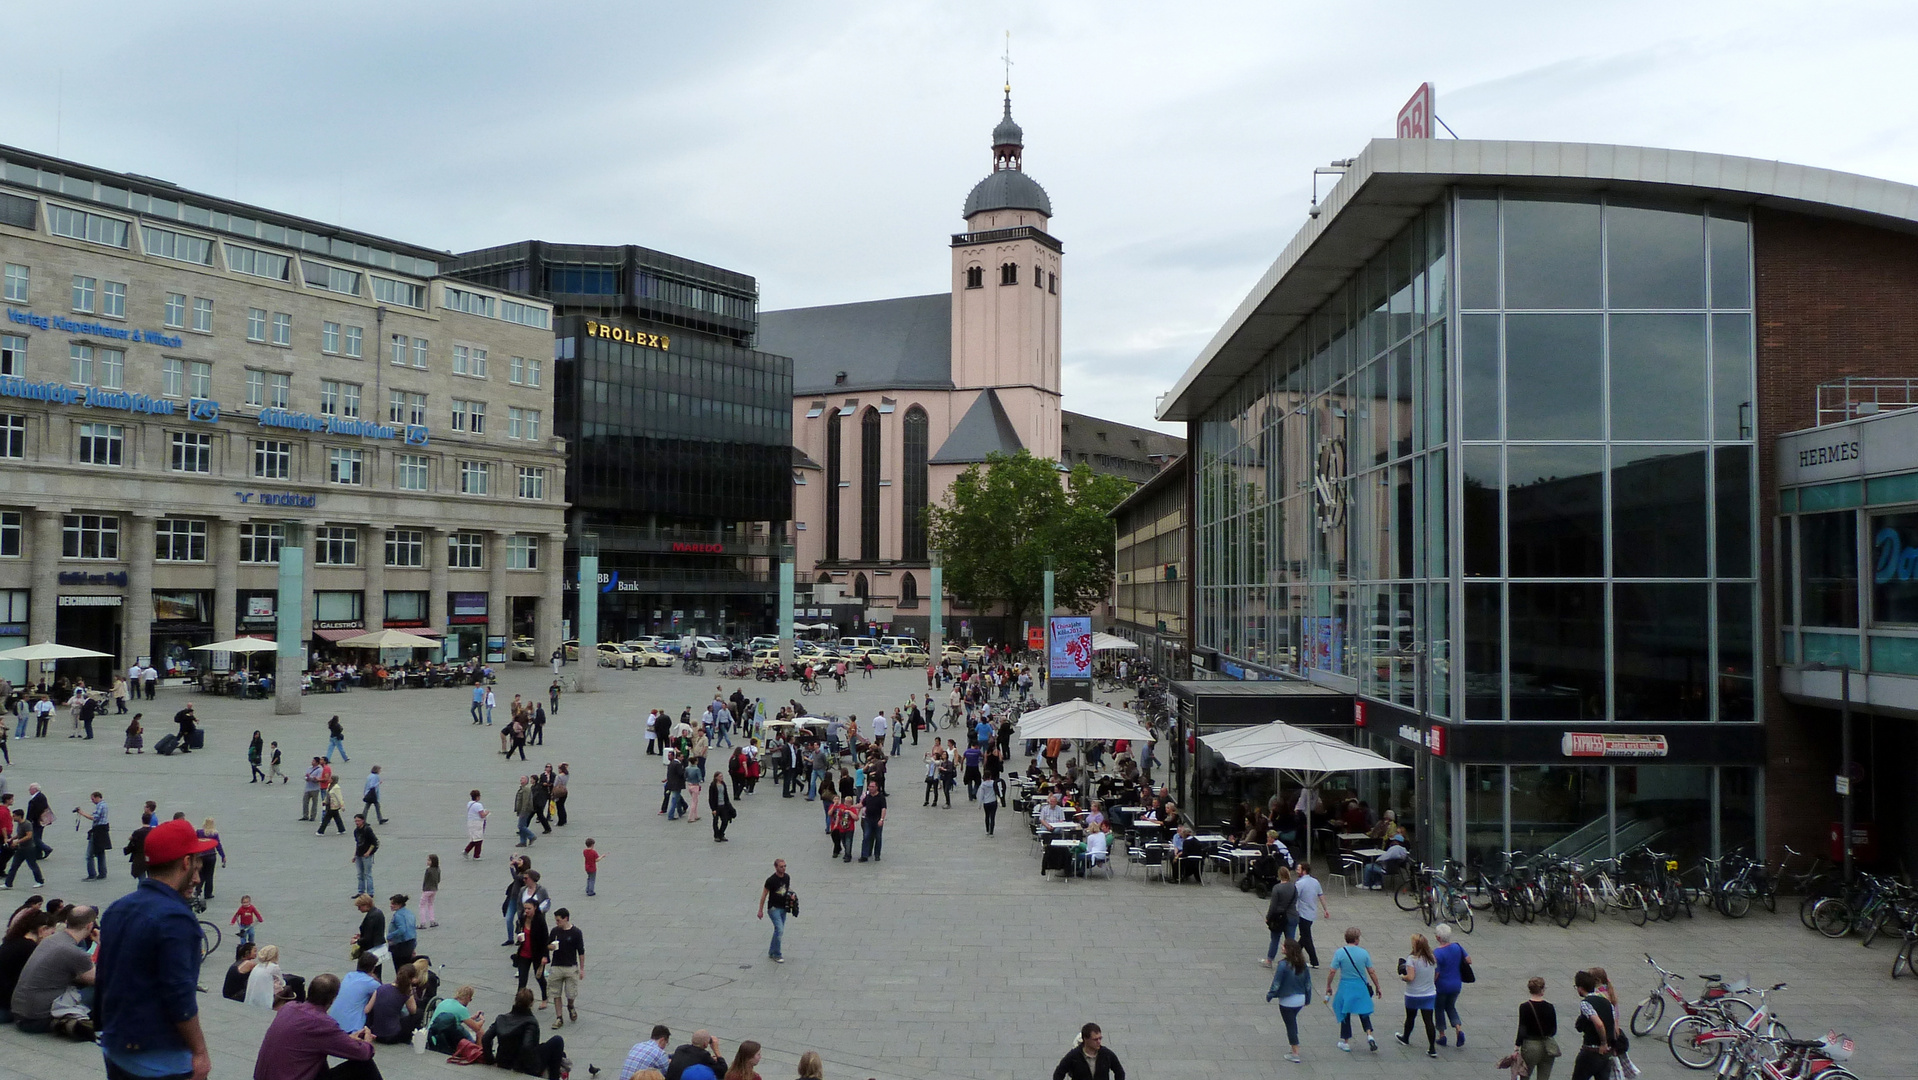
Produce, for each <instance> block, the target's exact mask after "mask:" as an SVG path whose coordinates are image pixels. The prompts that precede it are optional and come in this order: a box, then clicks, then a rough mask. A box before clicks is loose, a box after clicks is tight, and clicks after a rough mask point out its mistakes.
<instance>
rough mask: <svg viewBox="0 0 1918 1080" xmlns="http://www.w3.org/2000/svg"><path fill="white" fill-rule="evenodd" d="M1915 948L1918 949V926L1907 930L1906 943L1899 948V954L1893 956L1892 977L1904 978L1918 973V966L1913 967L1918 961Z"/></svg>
mask: <svg viewBox="0 0 1918 1080" xmlns="http://www.w3.org/2000/svg"><path fill="white" fill-rule="evenodd" d="M1914 950H1918V928H1911V929H1907V930H1906V931H1905V941H1904V944H1903V945H1902V946H1901V947H1900V948H1899V949H1898V955H1896V956H1894V957H1892V958H1891V977H1892V978H1894V979H1902V978H1904V977H1905V976H1906V975H1918V967H1913V964H1914V963H1918V955H1914Z"/></svg>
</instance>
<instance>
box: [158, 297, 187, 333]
mask: <svg viewBox="0 0 1918 1080" xmlns="http://www.w3.org/2000/svg"><path fill="white" fill-rule="evenodd" d="M160 321H161V323H162V324H163V325H165V326H166V328H167V329H169V330H184V329H185V328H186V294H184V293H176V292H170V293H168V294H166V309H165V311H164V313H163V314H162V315H161V317H160Z"/></svg>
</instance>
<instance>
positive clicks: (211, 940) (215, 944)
mask: <svg viewBox="0 0 1918 1080" xmlns="http://www.w3.org/2000/svg"><path fill="white" fill-rule="evenodd" d="M219 948H220V927H219V925H218V924H216V923H210V922H208V921H206V920H205V919H201V920H200V959H202V960H204V959H206V958H207V957H209V956H212V955H213V954H214V952H216V951H217V950H218V949H219Z"/></svg>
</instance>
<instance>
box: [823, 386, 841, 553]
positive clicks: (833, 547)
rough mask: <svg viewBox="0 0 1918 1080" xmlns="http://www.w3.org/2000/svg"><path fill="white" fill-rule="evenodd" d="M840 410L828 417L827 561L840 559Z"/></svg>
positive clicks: (835, 410)
mask: <svg viewBox="0 0 1918 1080" xmlns="http://www.w3.org/2000/svg"><path fill="white" fill-rule="evenodd" d="M839 429H840V425H839V410H838V409H834V410H833V411H832V415H831V416H828V417H827V418H826V561H827V562H838V561H839V472H840V469H839V456H840V430H839Z"/></svg>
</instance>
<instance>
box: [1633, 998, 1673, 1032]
mask: <svg viewBox="0 0 1918 1080" xmlns="http://www.w3.org/2000/svg"><path fill="white" fill-rule="evenodd" d="M1663 1019H1665V995H1663V994H1661V993H1659V992H1658V991H1656V990H1654V991H1652V996H1651V997H1648V998H1646V999H1645V1000H1644V1001H1641V1002H1639V1003H1638V1008H1636V1009H1633V1010H1632V1020H1631V1026H1632V1034H1634V1035H1637V1036H1638V1037H1640V1038H1644V1037H1645V1036H1647V1035H1650V1034H1651V1033H1652V1032H1653V1031H1655V1030H1657V1028H1658V1022H1659V1021H1660V1020H1663Z"/></svg>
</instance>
